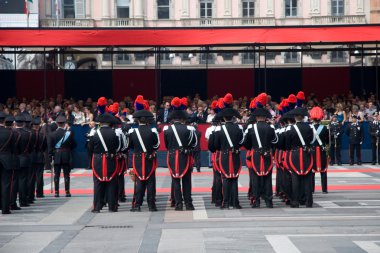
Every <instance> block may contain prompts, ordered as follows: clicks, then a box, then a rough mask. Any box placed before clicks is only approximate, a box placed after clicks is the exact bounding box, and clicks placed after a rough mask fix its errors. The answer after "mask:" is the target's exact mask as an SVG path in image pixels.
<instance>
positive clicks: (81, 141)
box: [71, 122, 371, 168]
mask: <svg viewBox="0 0 380 253" xmlns="http://www.w3.org/2000/svg"><path fill="white" fill-rule="evenodd" d="M208 126H209V125H208V124H200V125H198V129H199V131H200V132H201V133H202V134H201V140H200V142H201V150H202V151H201V164H202V166H208V152H207V141H206V139H205V137H204V136H205V135H204V133H205V131H206V129H207V127H208ZM362 128H363V130H364V141H363V145H362V161H363V162H371V138H370V135H369V132H368V122H364V123H363V124H362ZM71 129H72V131H73V132H74V139H75V141H76V143H77V147H76V148H75V149H74V152H73V166H74V168H86V167H87V166H88V158H87V149H86V133H87V132H88V131H89V130H90V128H89V127H88V125H84V126H81V125H73V126H72V127H71ZM345 129H346V125H345ZM160 139H161V146H160V149H159V151H158V164H159V166H160V167H161V166H162V167H166V151H165V144H164V142H163V133H162V132H161V133H160ZM244 155H245V151H244V150H243V152H242V157H243V156H244ZM243 160H244V159H243ZM348 161H349V160H348V136H347V135H345V134H343V139H342V162H343V163H348Z"/></svg>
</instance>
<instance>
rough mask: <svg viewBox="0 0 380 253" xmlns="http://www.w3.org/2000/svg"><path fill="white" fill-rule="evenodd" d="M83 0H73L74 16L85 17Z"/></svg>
mask: <svg viewBox="0 0 380 253" xmlns="http://www.w3.org/2000/svg"><path fill="white" fill-rule="evenodd" d="M84 1H85V0H75V18H85V11H86V8H85V6H84Z"/></svg>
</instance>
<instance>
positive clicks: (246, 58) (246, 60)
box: [241, 52, 259, 64]
mask: <svg viewBox="0 0 380 253" xmlns="http://www.w3.org/2000/svg"><path fill="white" fill-rule="evenodd" d="M258 58H259V56H258V55H257V53H256V57H255V55H254V54H253V52H244V53H242V54H241V63H242V64H253V61H254V60H255V62H257V60H258Z"/></svg>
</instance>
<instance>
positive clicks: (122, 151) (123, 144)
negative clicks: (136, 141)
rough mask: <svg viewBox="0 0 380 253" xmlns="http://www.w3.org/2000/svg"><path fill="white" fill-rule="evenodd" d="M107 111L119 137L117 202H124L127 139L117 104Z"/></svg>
mask: <svg viewBox="0 0 380 253" xmlns="http://www.w3.org/2000/svg"><path fill="white" fill-rule="evenodd" d="M108 111H109V113H110V114H112V115H113V116H114V117H115V124H114V125H113V128H114V129H115V132H116V135H117V136H118V137H119V141H120V142H119V143H120V147H119V149H118V154H117V158H116V159H117V165H118V168H117V169H118V200H119V202H126V201H127V199H126V196H125V178H124V177H125V175H124V174H125V172H126V171H127V167H128V160H127V159H128V149H127V148H128V138H127V132H125V130H126V129H124V128H123V122H122V120H121V118H120V116H119V104H118V103H113V104H112V105H110V106H109V108H108Z"/></svg>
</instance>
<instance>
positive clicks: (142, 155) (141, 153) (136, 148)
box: [128, 125, 160, 180]
mask: <svg viewBox="0 0 380 253" xmlns="http://www.w3.org/2000/svg"><path fill="white" fill-rule="evenodd" d="M128 133H129V147H130V148H131V149H133V156H132V166H133V170H134V173H135V175H136V176H137V177H138V178H139V179H140V180H148V179H149V178H150V176H151V175H152V174H153V173H154V171H155V170H156V168H157V155H156V150H157V149H158V148H159V147H160V138H159V136H158V131H157V129H156V128H151V127H150V126H147V125H141V126H139V127H138V128H131V129H130V130H129V132H128ZM137 133H139V134H140V137H141V142H142V143H140V140H139V136H138V134H137ZM142 145H144V147H145V150H144V148H143V146H142Z"/></svg>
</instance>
